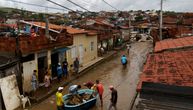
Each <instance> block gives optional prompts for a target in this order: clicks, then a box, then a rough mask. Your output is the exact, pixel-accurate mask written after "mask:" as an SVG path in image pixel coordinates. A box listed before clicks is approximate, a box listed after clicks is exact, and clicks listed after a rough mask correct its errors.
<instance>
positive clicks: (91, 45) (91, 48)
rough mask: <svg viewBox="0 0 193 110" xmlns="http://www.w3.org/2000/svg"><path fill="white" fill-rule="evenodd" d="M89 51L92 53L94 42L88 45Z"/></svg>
mask: <svg viewBox="0 0 193 110" xmlns="http://www.w3.org/2000/svg"><path fill="white" fill-rule="evenodd" d="M90 50H91V51H93V50H94V42H91V43H90Z"/></svg>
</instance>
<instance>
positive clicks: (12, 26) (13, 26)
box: [0, 24, 17, 28]
mask: <svg viewBox="0 0 193 110" xmlns="http://www.w3.org/2000/svg"><path fill="white" fill-rule="evenodd" d="M0 27H11V28H16V27H17V24H0Z"/></svg>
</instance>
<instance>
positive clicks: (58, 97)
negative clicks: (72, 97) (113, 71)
mask: <svg viewBox="0 0 193 110" xmlns="http://www.w3.org/2000/svg"><path fill="white" fill-rule="evenodd" d="M83 85H84V86H86V87H87V88H88V89H92V90H94V91H96V92H97V93H98V95H99V99H100V103H101V107H102V106H103V93H104V87H103V85H102V83H100V82H99V80H96V83H93V82H91V81H89V82H87V83H84V84H83ZM63 89H64V88H63V87H59V88H58V91H57V93H56V104H57V109H58V110H64V100H63V98H62V97H63V95H62V91H63ZM79 89H81V85H72V86H70V87H69V93H70V94H77V93H78V90H79ZM109 90H110V91H111V98H110V104H109V107H108V110H111V109H112V108H114V109H115V110H116V109H117V107H116V104H117V98H118V94H117V90H116V89H115V88H114V87H113V86H112V85H111V86H109Z"/></svg>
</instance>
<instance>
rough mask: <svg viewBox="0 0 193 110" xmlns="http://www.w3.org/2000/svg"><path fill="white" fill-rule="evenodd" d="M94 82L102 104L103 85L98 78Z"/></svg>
mask: <svg viewBox="0 0 193 110" xmlns="http://www.w3.org/2000/svg"><path fill="white" fill-rule="evenodd" d="M96 84H97V91H98V94H99V98H100V101H101V106H103V92H104V87H103V85H102V84H101V83H99V80H96Z"/></svg>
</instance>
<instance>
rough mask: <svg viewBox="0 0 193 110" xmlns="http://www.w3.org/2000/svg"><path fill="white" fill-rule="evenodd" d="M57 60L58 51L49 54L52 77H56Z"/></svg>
mask: <svg viewBox="0 0 193 110" xmlns="http://www.w3.org/2000/svg"><path fill="white" fill-rule="evenodd" d="M58 62H59V58H58V53H53V54H52V55H51V65H52V66H51V67H52V77H57V65H58Z"/></svg>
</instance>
